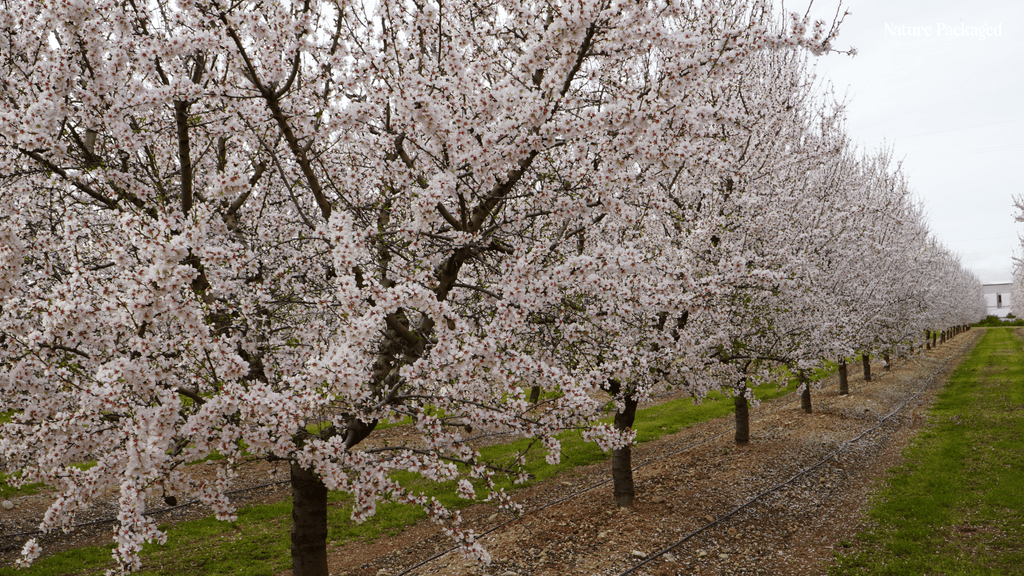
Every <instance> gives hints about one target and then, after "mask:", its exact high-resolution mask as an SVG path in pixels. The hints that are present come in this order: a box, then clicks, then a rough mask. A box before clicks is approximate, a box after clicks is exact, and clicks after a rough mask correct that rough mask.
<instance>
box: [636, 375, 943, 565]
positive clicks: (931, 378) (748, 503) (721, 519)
mask: <svg viewBox="0 0 1024 576" xmlns="http://www.w3.org/2000/svg"><path fill="white" fill-rule="evenodd" d="M954 358H955V356H954V357H950V358H949V359H947V360H946V361H945V362H943V363H942V366H941V367H940V368H939V369H938V370H936V371H935V372H934V373H933V374H932V375H931V376H929V377H928V378H926V379H925V381H924V384H922V385H921V387H920V388H919V389H918V390H917V392H915V393H913V394H912V395H910V396H908V397H907V399H906V400H904V401H903V402H902V403H901V404H900V405H899V406H898V407H897V408H896V409H895V410H893V411H892V412H890V413H889V414H888V415H886V416H885V417H883V418H880V419H879V420H878V423H877V424H875V425H874V426H872V427H870V428H867V429H865V430H864V431H863V432H861V433H860V434H859V435H857V436H856V437H854V438H851V439H850V440H847V441H845V442H843V443H842V444H840V445H839V446H838V447H837V448H836V449H835V450H834V451H832V452H831V453H830V454H828V455H827V456H825V457H824V458H822V459H821V460H820V461H818V462H817V463H816V464H814V465H812V466H809V467H807V468H804V469H803V470H801V471H800V472H797V473H796V474H794V475H793V476H791V477H790V478H789V479H788V480H786V481H784V482H781V483H779V484H776V485H775V486H773V487H771V488H768V489H767V490H764V491H763V492H761V493H759V494H757V495H756V496H754V497H752V498H751V499H749V500H747V501H746V502H744V503H743V504H740V505H739V506H737V507H736V508H734V509H733V510H732V511H730V512H729V513H727V514H725V515H723V516H721V517H719V518H718V519H716V520H715V521H714V522H709V523H707V524H705V525H704V526H701V527H700V528H697V529H696V530H694V531H693V532H690V533H689V534H687V535H686V536H684V537H683V538H681V539H680V540H678V541H676V543H674V544H672V545H671V546H669V547H668V548H665V549H663V550H660V551H659V552H656V553H654V554H652V555H651V556H649V557H648V558H645V559H644V560H643V561H642V562H640V563H638V564H635V565H634V566H633V567H631V568H629V569H628V570H626V571H625V572H621V573H619V575H618V576H628V575H629V574H632V573H634V572H636V571H637V570H639V569H640V568H642V567H644V566H646V565H648V564H650V563H651V562H653V561H655V560H656V559H658V558H660V557H661V556H664V555H665V554H668V553H669V552H671V551H672V550H674V549H675V548H677V547H679V546H680V545H682V544H684V543H686V542H687V541H688V540H690V539H692V538H694V537H695V536H698V535H699V534H701V533H703V532H705V531H706V530H708V529H709V528H713V527H715V526H717V525H718V524H720V523H722V522H724V521H726V520H728V519H729V518H732V517H733V516H735V515H736V514H738V513H739V512H741V511H742V510H744V509H745V508H747V507H749V506H751V505H752V504H754V503H756V502H758V501H760V500H761V499H762V498H764V497H765V496H768V495H769V494H771V493H773V492H775V491H777V490H779V489H780V488H782V487H784V486H786V485H788V484H791V483H793V482H794V481H796V480H797V479H799V478H801V477H803V476H806V475H807V474H809V473H811V472H813V471H815V470H817V469H818V468H821V467H822V466H824V465H825V464H826V463H827V462H829V461H830V460H835V459H837V456H839V454H840V453H842V452H843V451H844V450H846V449H847V448H848V447H849V446H850V445H851V444H853V443H855V442H858V441H860V439H861V438H864V437H865V436H867V435H868V434H870V433H871V432H874V431H875V430H877V429H879V428H881V427H882V425H884V424H885V423H886V422H887V421H888V420H889V419H891V418H892V417H893V416H895V415H896V414H897V413H899V412H900V411H902V410H903V409H904V408H906V406H907V404H909V403H910V402H911V401H913V400H914V399H916V398H917V397H918V396H920V395H921V393H923V392H924V391H925V389H926V388H927V387H928V386H929V385H931V384H932V383H933V382H934V380H935V378H936V377H937V376H938V375H939V374H942V373H944V372H945V371H946V370H947V369H948V368H949V364H950V363H952V362H953V359H954Z"/></svg>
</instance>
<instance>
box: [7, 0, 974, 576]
mask: <svg viewBox="0 0 1024 576" xmlns="http://www.w3.org/2000/svg"><path fill="white" fill-rule="evenodd" d="M840 21H841V18H838V19H837V21H835V22H832V23H826V22H810V21H808V20H807V19H806V18H804V17H800V16H796V15H792V16H781V17H780V16H779V15H777V14H776V13H775V12H774V9H773V7H772V6H770V5H768V4H765V3H761V2H756V1H740V2H735V1H718V0H710V1H707V2H700V3H697V4H691V3H686V2H678V1H676V0H651V1H649V2H624V1H619V0H559V1H543V2H542V1H534V0H503V1H502V2H498V3H486V2H485V3H480V2H473V1H469V0H458V1H456V2H444V3H441V2H433V1H429V0H428V1H423V2H418V1H406V0H381V1H379V2H376V3H366V4H359V3H357V4H350V3H344V2H336V1H335V2H332V1H319V0H306V1H304V2H256V1H249V0H240V1H238V2H221V1H220V0H195V1H193V0H179V1H177V2H169V1H165V0H153V1H151V2H142V3H140V2H121V3H87V2H79V1H76V0H55V1H54V2H34V1H27V0H14V1H12V2H7V3H5V4H3V5H2V6H0V22H2V23H3V25H2V26H0V78H2V80H0V239H2V241H0V397H2V398H3V402H4V405H3V407H2V408H0V411H3V412H5V413H6V414H7V415H8V416H9V417H10V422H8V423H6V424H3V425H2V428H0V457H2V459H3V461H4V462H5V465H6V468H7V471H8V472H17V471H20V472H22V475H21V476H20V478H19V479H18V480H16V481H23V482H45V483H47V484H50V485H52V486H55V487H56V488H57V489H58V491H59V494H60V496H59V497H58V498H57V499H56V500H55V502H54V503H53V505H52V507H51V508H50V510H49V512H48V513H47V514H46V517H45V519H44V521H43V528H44V529H46V530H49V529H56V528H60V527H62V526H68V525H70V524H71V523H72V522H73V518H74V515H75V513H76V511H78V510H80V509H82V508H83V507H86V506H88V505H89V503H90V501H91V500H92V498H94V497H95V496H96V495H97V494H98V493H100V492H102V491H104V490H107V489H111V488H113V489H116V490H117V491H118V492H119V494H120V495H121V496H120V501H119V505H120V527H119V528H118V529H117V531H116V536H117V541H118V547H117V549H116V550H115V552H114V557H115V558H116V559H117V561H118V562H119V570H121V571H130V570H133V569H135V568H137V567H138V566H139V557H138V552H139V550H140V549H141V546H142V543H143V542H145V541H163V540H164V538H165V536H164V534H163V533H162V532H161V531H160V530H159V529H158V528H157V526H156V524H155V523H154V522H153V521H152V520H150V519H149V518H148V517H146V516H144V515H143V513H144V512H145V497H146V496H147V495H151V494H158V495H160V494H163V495H166V496H167V497H176V498H179V499H188V498H193V497H194V498H199V499H201V500H202V501H203V502H205V503H206V504H208V505H210V506H211V507H212V508H213V509H214V510H215V511H216V513H217V516H218V517H219V518H222V519H230V518H232V517H233V511H232V509H231V506H230V503H229V502H228V500H227V498H226V496H225V495H224V491H225V490H226V486H227V479H228V476H229V475H230V474H231V471H232V469H233V467H234V466H235V465H237V464H240V463H242V462H244V461H247V460H251V459H253V458H261V459H271V460H277V461H284V462H287V463H288V464H289V465H290V468H291V478H292V487H293V502H294V507H295V514H294V517H295V524H294V528H293V531H292V558H293V566H294V574H296V576H308V575H318V576H320V575H326V574H327V564H326V541H325V538H326V533H327V526H326V523H325V518H326V514H325V510H326V495H327V490H328V489H331V490H345V491H349V492H351V493H352V494H353V495H354V501H355V506H354V512H353V516H354V517H355V518H356V519H357V520H361V519H364V518H366V517H368V516H370V515H372V514H373V513H374V511H375V507H376V504H377V502H378V501H379V500H381V499H390V500H395V501H402V502H408V503H415V504H419V505H422V506H423V507H424V508H425V509H426V510H427V511H428V513H429V514H430V516H431V518H432V519H433V520H435V521H437V522H439V523H441V524H442V525H443V526H445V529H446V530H447V531H448V532H449V534H451V536H452V537H453V538H454V539H455V540H456V541H458V542H459V543H461V545H462V547H463V551H464V552H465V553H466V554H468V555H470V556H473V557H475V558H477V559H479V560H480V561H482V562H486V561H487V560H488V555H487V552H486V551H485V550H484V549H483V548H482V547H481V546H480V545H479V544H478V543H477V542H475V541H474V537H473V534H472V533H471V532H469V531H465V530H463V529H462V528H461V527H460V524H459V522H458V515H457V513H455V512H452V511H450V510H447V509H445V508H444V507H442V506H441V505H440V504H438V503H437V502H434V501H430V500H428V499H427V498H425V497H423V496H421V495H419V494H416V493H413V492H410V491H407V490H406V489H405V488H403V486H401V485H400V484H399V483H397V482H396V481H395V480H394V476H393V475H392V474H391V473H392V472H393V471H398V470H409V471H413V472H416V473H419V474H421V475H422V476H424V477H426V478H428V479H431V480H437V481H447V480H452V479H456V480H458V486H459V492H460V494H461V495H463V496H465V497H467V498H474V497H475V498H487V499H490V500H492V501H494V502H496V503H498V504H499V505H501V506H503V507H507V508H515V506H516V505H515V504H514V503H512V502H511V500H510V499H509V498H508V497H507V496H506V495H505V494H503V493H502V492H501V491H499V490H492V489H491V488H492V487H493V478H494V474H513V475H516V476H518V477H520V478H523V477H525V475H524V474H523V473H522V472H521V471H520V470H518V469H517V464H518V463H513V464H512V465H511V467H510V466H509V464H508V463H501V464H500V465H499V464H498V463H490V462H484V461H482V460H481V458H480V456H479V454H478V453H477V452H476V451H475V450H474V449H473V448H472V439H473V438H474V437H478V436H480V435H487V434H496V433H512V434H515V435H522V436H527V437H532V438H536V439H538V440H539V442H538V446H541V447H542V449H544V450H546V451H547V453H548V459H549V460H550V461H552V462H554V461H557V460H558V458H559V443H558V439H557V435H558V434H559V433H561V432H564V431H567V430H583V431H585V434H586V436H587V437H588V438H589V439H592V440H593V441H595V442H597V443H599V444H600V445H601V446H602V447H603V448H605V449H607V450H612V451H614V458H613V462H614V463H613V474H614V475H615V477H616V488H615V493H616V499H617V501H618V502H619V504H621V505H628V504H629V503H630V502H631V500H632V482H631V478H630V477H629V474H628V471H629V446H630V444H631V442H632V440H633V431H632V425H633V420H634V418H635V409H636V406H637V404H638V403H639V402H641V401H643V400H645V399H647V398H649V397H650V396H651V394H652V392H653V391H655V390H658V389H660V388H663V387H666V386H667V387H674V388H679V389H683V390H685V391H687V392H689V393H691V394H692V395H693V396H694V397H695V398H697V399H699V398H702V397H703V396H704V395H706V394H707V393H708V392H709V391H712V390H725V391H727V392H729V393H732V394H733V395H735V397H736V399H737V404H736V405H737V408H738V409H741V410H742V411H743V412H744V413H745V412H746V410H747V405H748V399H749V400H750V401H753V402H756V398H754V397H752V394H751V392H750V390H751V388H753V387H754V386H757V385H760V384H763V383H766V382H776V381H778V380H779V379H780V377H781V375H782V374H783V371H788V372H789V373H791V374H794V375H797V376H799V377H801V378H805V377H806V375H807V374H808V373H809V371H811V370H813V369H815V368H817V367H819V366H821V365H822V364H823V363H824V362H838V363H840V366H842V367H844V369H845V365H844V364H843V362H844V359H846V358H849V357H852V356H853V355H854V354H866V355H876V356H877V355H883V356H885V357H896V356H897V355H905V354H908V353H911V351H913V350H919V349H920V348H921V346H922V345H923V344H924V339H925V338H926V334H929V333H930V332H929V331H935V330H943V329H945V328H947V327H949V326H958V325H962V324H966V323H969V322H972V321H975V320H977V319H979V318H980V317H981V316H984V312H985V306H984V300H983V298H982V295H981V286H980V283H979V281H978V279H977V278H976V277H975V276H974V275H972V274H971V273H969V272H968V271H966V270H965V269H964V268H963V267H962V266H961V264H960V262H959V260H958V259H957V257H956V256H955V255H953V254H951V253H950V252H949V251H948V250H946V249H945V248H944V247H943V246H942V245H941V244H940V243H939V242H938V241H937V240H936V239H935V238H934V236H932V235H931V234H930V233H929V231H928V228H927V225H926V222H925V217H924V213H923V209H922V207H921V205H920V203H919V202H918V201H917V200H916V199H915V197H914V196H913V194H912V192H911V189H910V187H909V184H908V183H907V182H906V181H905V179H904V176H903V174H902V172H901V171H900V168H899V166H898V164H896V163H894V162H893V161H892V160H891V157H890V152H889V151H885V150H883V151H863V150H857V149H856V148H855V147H854V146H853V145H852V144H851V142H850V139H849V136H848V135H847V134H846V132H845V129H844V124H843V111H842V107H841V106H840V105H837V104H836V103H834V102H833V101H832V100H831V99H830V95H829V94H828V93H827V92H826V91H824V90H822V88H821V86H820V84H819V83H817V82H816V81H815V80H814V78H813V76H812V74H811V59H812V58H813V57H816V56H821V55H825V54H828V53H832V52H836V48H835V45H834V44H835V40H836V34H837V33H838V27H839V24H840ZM831 57H845V56H840V55H834V56H831ZM805 390H806V392H805V396H806V400H807V402H808V404H807V408H808V409H809V408H810V403H809V402H810V389H809V388H807V386H805ZM609 406H611V411H612V412H613V413H614V423H612V424H601V423H599V421H600V419H601V418H602V417H604V415H605V414H606V409H607V408H608V407H609ZM387 422H411V423H412V424H413V425H415V426H416V428H417V429H418V430H419V431H420V432H421V434H422V441H421V442H419V443H418V444H415V445H410V446H383V447H376V448H373V449H362V447H361V446H360V444H361V442H363V440H365V439H366V438H368V437H369V436H371V435H372V434H373V433H374V431H375V429H376V428H377V426H378V425H379V424H381V423H387ZM737 439H738V440H740V441H743V440H745V438H744V437H743V436H742V434H741V431H740V430H738V431H737ZM212 454H220V455H223V456H226V459H225V460H223V462H224V465H223V466H222V470H221V475H220V476H219V477H218V478H219V479H218V480H217V481H216V482H209V481H206V480H203V479H201V478H198V477H195V476H193V474H192V472H191V469H190V467H188V466H185V465H184V464H187V463H189V462H194V461H197V460H201V459H204V458H206V457H207V456H210V455H212ZM88 460H95V461H96V465H95V466H94V467H91V468H89V469H87V470H82V469H81V468H80V467H76V466H75V464H77V463H80V462H83V461H88ZM38 554H39V547H38V545H37V544H36V542H35V541H31V542H29V543H28V544H27V545H26V547H25V550H24V553H23V555H24V562H25V563H28V562H31V560H32V559H33V558H34V557H36V556H37V555H38Z"/></svg>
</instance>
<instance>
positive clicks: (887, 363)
mask: <svg viewBox="0 0 1024 576" xmlns="http://www.w3.org/2000/svg"><path fill="white" fill-rule="evenodd" d="M882 360H884V361H885V366H884V367H883V369H884V370H886V371H888V370H892V361H890V360H889V355H888V354H882Z"/></svg>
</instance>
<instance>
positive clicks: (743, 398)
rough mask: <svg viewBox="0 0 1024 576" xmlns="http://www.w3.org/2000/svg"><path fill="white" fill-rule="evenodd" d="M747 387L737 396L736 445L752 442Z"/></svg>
mask: <svg viewBox="0 0 1024 576" xmlns="http://www.w3.org/2000/svg"><path fill="white" fill-rule="evenodd" d="M746 392H747V387H746V386H744V387H743V389H741V390H740V392H739V394H737V395H736V399H735V403H736V443H737V444H746V443H747V442H750V409H749V408H748V407H747V394H746Z"/></svg>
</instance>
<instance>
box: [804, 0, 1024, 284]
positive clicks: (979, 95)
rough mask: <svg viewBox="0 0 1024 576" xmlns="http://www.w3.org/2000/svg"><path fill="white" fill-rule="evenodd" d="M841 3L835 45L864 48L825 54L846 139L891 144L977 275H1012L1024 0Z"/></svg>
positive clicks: (1017, 229)
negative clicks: (841, 103)
mask: <svg viewBox="0 0 1024 576" xmlns="http://www.w3.org/2000/svg"><path fill="white" fill-rule="evenodd" d="M844 5H845V7H846V8H847V9H848V10H849V12H850V14H849V16H847V17H846V20H845V22H844V23H843V25H842V28H841V29H840V34H839V38H838V41H837V42H836V47H837V48H839V49H846V48H848V47H851V46H852V47H855V48H856V49H857V51H858V54H857V56H855V57H852V58H851V57H849V56H845V55H839V54H832V55H829V56H827V57H824V58H821V59H819V60H818V64H817V70H818V75H819V77H820V78H821V79H823V80H827V81H830V82H831V83H832V84H833V86H834V88H835V91H836V93H837V95H838V96H839V97H843V96H844V95H845V96H846V102H847V118H848V125H847V129H848V132H849V134H850V136H851V138H852V139H853V140H854V142H856V143H857V144H858V145H860V146H861V147H864V148H878V147H880V146H882V145H883V144H888V145H890V146H891V147H892V148H893V152H894V154H893V156H894V159H895V160H902V162H903V167H904V170H905V173H906V174H907V176H908V180H909V182H910V184H911V186H912V187H913V188H914V190H915V192H916V193H917V195H918V196H919V197H920V198H922V199H923V201H924V204H925V206H926V209H927V212H928V216H929V220H930V224H931V228H932V230H933V232H934V233H935V235H936V236H937V237H938V238H939V239H940V240H941V241H942V242H943V243H944V244H945V245H946V246H947V247H949V248H950V249H951V250H952V251H953V252H955V253H958V254H959V255H960V256H961V257H962V261H963V263H964V265H965V266H966V267H967V268H970V269H972V270H973V271H974V272H975V273H977V274H978V276H979V277H980V278H981V281H982V282H984V283H992V282H1007V281H1009V280H1010V278H1011V277H1012V271H1013V257H1014V256H1015V255H1016V256H1018V257H1020V256H1024V251H1022V249H1021V247H1020V246H1021V241H1020V240H1019V239H1018V234H1020V233H1021V232H1024V224H1018V223H1016V222H1015V221H1014V212H1015V210H1014V208H1013V198H1012V197H1013V196H1014V195H1024V185H1022V184H1021V182H1022V174H1021V172H1022V171H1024V2H1022V1H1020V0H976V1H972V2H962V1H961V2H953V1H943V0H848V1H847V2H845V3H844ZM806 6H807V0H802V1H800V2H797V1H793V0H791V1H789V2H786V5H785V8H786V9H787V10H800V11H803V10H804V9H806ZM835 9H836V3H835V1H828V2H826V1H823V0H817V1H816V2H815V5H814V7H813V10H812V15H814V16H817V17H822V18H825V17H827V18H828V20H829V21H831V19H832V16H833V15H834V13H835ZM957 27H963V28H961V29H959V30H958V28H957ZM972 28H973V29H972ZM986 28H987V30H986ZM957 32H960V35H959V36H958V35H955V34H956V33H957ZM984 32H987V33H988V34H989V36H988V37H985V38H982V37H981V36H980V35H979V34H980V33H984ZM929 34H930V35H929ZM968 34H973V35H968Z"/></svg>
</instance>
